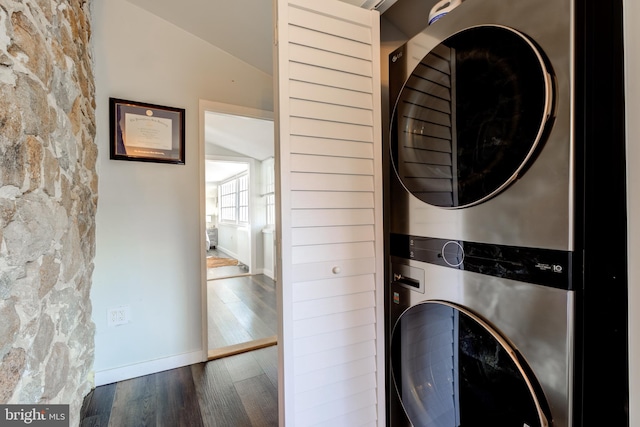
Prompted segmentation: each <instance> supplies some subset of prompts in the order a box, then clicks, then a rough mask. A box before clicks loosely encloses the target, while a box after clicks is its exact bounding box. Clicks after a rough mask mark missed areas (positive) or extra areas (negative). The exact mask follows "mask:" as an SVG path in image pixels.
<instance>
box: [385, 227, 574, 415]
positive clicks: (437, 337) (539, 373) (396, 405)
mask: <svg viewBox="0 0 640 427" xmlns="http://www.w3.org/2000/svg"><path fill="white" fill-rule="evenodd" d="M463 245H464V246H465V247H466V250H468V252H466V250H465V249H463ZM413 246H414V247H419V248H420V249H419V250H418V251H417V252H416V256H415V257H414V258H413V259H406V258H401V257H392V263H391V274H392V278H393V279H392V280H393V281H392V283H391V284H390V287H389V299H390V301H388V306H389V307H390V310H389V320H390V326H391V330H390V339H389V356H390V361H389V370H390V383H391V384H390V395H389V400H388V403H389V406H388V408H389V411H390V417H389V425H390V426H392V427H397V426H403V427H404V426H421V427H458V426H465V425H476V426H488V425H491V426H518V427H520V426H529V427H534V426H538V427H541V426H551V425H553V426H555V427H568V426H572V425H574V424H573V423H572V407H573V403H572V392H571V390H572V386H573V384H572V381H573V376H572V374H573V371H572V370H573V364H572V360H571V357H570V356H571V355H572V351H573V339H574V335H573V330H574V320H573V310H574V304H575V301H574V293H573V292H571V291H567V290H565V289H561V288H554V287H549V286H539V285H533V284H531V283H529V282H524V281H521V280H517V278H521V279H523V280H529V277H528V276H529V275H528V274H527V270H528V269H527V265H524V264H523V263H522V262H521V261H520V260H522V256H523V255H524V254H522V253H517V252H512V253H503V254H496V253H495V252H493V250H495V249H496V247H495V246H493V245H486V244H483V245H468V244H461V243H460V242H452V241H445V240H440V239H425V238H416V240H415V241H414V242H413ZM492 253H493V256H494V258H491V256H492V255H491V254H492ZM496 255H497V256H496ZM416 258H417V259H416ZM456 265H457V266H458V268H460V267H462V266H464V268H470V266H472V265H475V266H476V267H480V266H483V265H484V266H490V269H491V270H492V272H493V273H495V272H497V271H501V272H503V273H504V274H501V275H500V276H502V277H500V276H498V275H493V273H490V274H484V273H476V272H473V271H464V270H459V269H457V268H452V266H456ZM555 266H556V267H558V266H559V264H556V265H555ZM550 267H551V269H550V270H547V272H546V274H548V275H550V276H552V277H550V280H552V281H553V282H554V283H556V284H558V283H559V280H558V277H559V276H557V273H553V272H552V270H553V267H554V266H553V265H552V266H550ZM536 275H537V276H538V279H539V280H544V277H541V276H544V274H542V275H540V274H538V273H536ZM504 276H510V277H512V278H506V277H504ZM561 276H562V277H563V279H564V280H565V281H568V280H569V278H568V275H566V274H565V275H561Z"/></svg>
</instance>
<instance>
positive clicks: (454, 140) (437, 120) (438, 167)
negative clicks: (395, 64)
mask: <svg viewBox="0 0 640 427" xmlns="http://www.w3.org/2000/svg"><path fill="white" fill-rule="evenodd" d="M552 109H553V84H552V78H551V73H550V70H549V67H548V66H547V64H546V62H545V59H544V57H543V56H542V54H541V53H540V51H539V50H538V49H537V47H536V45H535V44H534V43H533V42H532V41H531V40H529V39H528V38H527V37H526V36H525V35H523V34H522V33H520V32H518V31H516V30H513V29H511V28H508V27H502V26H495V25H483V26H478V27H472V28H468V29H466V30H463V31H461V32H459V33H456V34H454V35H452V36H451V37H448V38H447V39H446V40H444V41H443V42H441V43H440V44H439V45H437V46H436V47H435V48H434V49H433V50H431V52H429V53H428V54H427V55H426V56H425V57H424V58H423V59H422V61H421V62H420V63H419V64H418V65H417V66H416V68H415V69H414V70H413V72H412V73H411V75H410V76H409V77H408V78H407V80H406V82H405V83H404V87H403V88H402V91H401V92H400V94H399V96H398V99H397V102H396V106H395V108H394V112H393V116H392V120H391V126H392V128H391V135H390V137H391V138H390V140H391V158H392V162H393V165H394V168H395V171H396V174H397V176H398V178H399V179H400V181H401V182H402V184H403V185H404V186H405V188H406V189H407V190H408V191H409V192H411V193H412V194H413V195H415V196H416V197H417V198H418V199H420V200H422V201H423V202H426V203H428V204H431V205H435V206H440V207H443V208H464V207H469V206H473V205H476V204H478V203H482V202H483V201H485V200H487V199H489V198H491V197H493V196H495V195H497V194H498V193H499V192H500V191H502V190H503V189H505V188H506V187H507V186H508V185H509V184H510V183H511V182H513V181H514V180H515V179H516V178H517V177H518V175H519V174H521V173H522V172H524V170H525V169H526V166H527V164H528V162H529V160H530V159H531V158H532V157H533V156H534V154H535V153H536V150H537V148H538V146H539V145H540V143H541V141H542V140H543V139H544V137H545V135H546V132H547V129H548V124H549V123H550V119H551V116H552V113H551V112H552Z"/></svg>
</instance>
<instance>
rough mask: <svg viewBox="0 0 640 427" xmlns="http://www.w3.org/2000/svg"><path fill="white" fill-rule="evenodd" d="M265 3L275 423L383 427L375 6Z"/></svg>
mask: <svg viewBox="0 0 640 427" xmlns="http://www.w3.org/2000/svg"><path fill="white" fill-rule="evenodd" d="M274 10H275V15H276V16H275V19H276V26H275V27H276V35H275V40H276V49H275V54H276V58H275V61H274V63H275V72H274V76H275V82H274V85H275V94H276V99H275V104H276V124H275V128H276V168H275V169H276V188H277V190H276V194H277V195H278V199H277V202H276V209H277V215H276V216H277V218H278V220H279V224H278V226H277V227H276V229H277V230H278V234H279V236H278V238H277V253H278V262H279V268H278V284H279V288H280V298H279V304H280V310H279V311H280V313H281V319H280V331H279V333H280V339H279V354H280V360H279V390H280V395H279V400H280V418H279V419H280V425H292V426H293V425H295V426H297V427H300V426H310V425H331V426H349V427H352V426H358V425H371V426H374V425H384V424H385V415H384V406H385V402H384V388H385V385H384V321H383V316H384V295H383V288H384V281H383V231H382V151H381V145H382V142H381V138H382V134H381V105H380V102H381V101H380V97H381V94H380V92H381V88H380V47H379V41H380V34H379V31H380V30H379V19H380V17H379V13H378V12H377V11H369V10H365V9H361V8H358V7H355V6H352V5H349V4H346V3H343V2H339V1H337V0H327V1H323V2H312V1H309V0H275V7H274Z"/></svg>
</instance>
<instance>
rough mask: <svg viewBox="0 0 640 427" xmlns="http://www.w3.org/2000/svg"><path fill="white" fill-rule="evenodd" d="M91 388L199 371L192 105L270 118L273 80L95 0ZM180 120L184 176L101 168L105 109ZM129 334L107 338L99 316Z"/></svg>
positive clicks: (105, 164) (111, 164) (160, 169)
mask: <svg viewBox="0 0 640 427" xmlns="http://www.w3.org/2000/svg"><path fill="white" fill-rule="evenodd" d="M92 8H93V11H92V17H93V51H94V58H95V82H96V86H95V87H96V102H97V106H96V115H97V118H96V126H97V144H98V147H99V149H100V152H99V156H98V173H99V202H98V213H97V217H96V247H97V249H96V259H95V271H94V277H93V289H92V293H91V299H92V303H93V317H94V319H93V320H94V322H95V323H96V357H95V371H96V384H97V385H100V384H103V383H107V382H112V381H115V380H120V379H123V378H125V377H132V376H136V375H142V374H146V373H149V372H153V371H159V370H162V369H170V368H173V367H176V366H180V365H185V364H189V363H194V362H197V361H200V360H202V356H203V354H204V353H202V341H201V340H202V338H201V337H202V327H201V259H202V250H203V246H204V236H201V235H200V234H201V233H200V230H201V224H200V220H201V219H200V200H199V198H200V185H201V180H202V176H203V174H201V171H200V167H201V159H200V154H199V140H198V138H199V119H198V116H199V113H198V111H199V100H200V99H207V100H214V101H219V102H225V103H230V104H236V105H242V106H246V107H251V108H257V109H263V110H273V93H272V91H273V89H272V79H271V76H269V75H267V74H264V73H262V72H260V71H258V70H257V69H255V68H253V67H251V66H249V65H247V64H245V63H243V62H241V61H239V60H237V59H236V58H234V57H232V56H230V55H228V54H226V53H225V52H222V51H221V50H219V49H217V48H215V47H213V46H212V45H209V44H207V43H205V42H204V41H202V40H201V39H199V38H196V37H194V36H191V35H189V34H188V33H186V32H184V31H182V30H180V29H178V28H177V27H175V26H173V25H171V24H169V23H167V22H166V21H163V20H161V19H159V18H157V17H156V16H154V15H152V14H149V13H147V12H146V11H144V10H142V9H140V8H138V7H136V6H134V5H132V4H130V3H128V2H126V1H124V0H94V1H93V2H92ZM109 97H116V98H124V99H129V100H135V101H142V102H149V103H153V104H160V105H168V106H172V107H181V108H185V109H186V165H184V166H178V165H168V164H157V163H142V162H126V161H115V160H109V149H108V147H109V124H108V98H109ZM121 305H125V306H130V309H131V323H129V324H126V325H122V326H118V327H108V326H107V324H106V314H107V309H108V308H110V307H117V306H121Z"/></svg>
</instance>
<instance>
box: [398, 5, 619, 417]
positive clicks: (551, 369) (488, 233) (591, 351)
mask: <svg viewBox="0 0 640 427" xmlns="http://www.w3.org/2000/svg"><path fill="white" fill-rule="evenodd" d="M587 3H588V5H586V4H587ZM592 3H593V4H592ZM596 10H597V7H596V6H595V3H594V2H590V1H588V2H584V3H574V2H573V1H571V0H518V1H510V2H504V1H502V0H467V1H464V2H463V3H462V4H461V5H460V6H458V7H457V8H455V9H454V10H452V11H451V12H449V13H448V14H447V15H446V16H445V17H444V18H442V19H440V20H438V21H436V22H435V23H433V25H431V26H429V27H427V28H425V29H424V30H423V31H422V32H420V33H419V34H417V35H416V36H415V37H413V38H411V39H410V40H409V41H408V42H407V43H406V44H404V45H403V46H401V47H400V48H398V49H397V50H395V51H394V52H392V53H391V55H390V56H389V98H390V103H391V105H390V107H391V111H392V114H391V118H390V133H389V135H388V140H387V142H386V143H387V144H388V148H389V153H390V155H389V158H390V168H391V171H390V173H389V179H388V189H389V191H388V196H387V199H386V202H387V204H386V212H387V213H388V219H389V222H388V227H387V230H388V250H389V262H388V266H387V268H388V284H387V285H388V286H387V306H386V307H387V321H388V325H387V351H388V373H389V375H388V380H389V381H388V385H387V388H388V424H389V425H390V426H392V427H397V426H402V427H404V426H410V425H414V426H429V427H449V426H451V427H454V426H456V427H457V426H466V425H478V426H484V425H493V426H502V425H504V426H517V427H521V426H522V427H524V426H530V427H532V426H547V425H553V426H554V427H572V426H574V425H576V426H577V425H582V424H583V422H584V423H587V424H588V421H589V417H591V416H592V415H593V416H594V417H596V416H603V417H604V413H605V411H602V410H600V411H598V410H597V409H595V407H596V405H595V403H596V400H597V399H598V394H599V393H600V391H601V390H602V388H609V389H612V388H613V387H616V388H617V387H618V385H620V389H621V390H623V389H624V381H623V379H620V380H615V379H601V378H597V379H596V377H597V376H598V372H599V368H600V367H599V366H597V365H598V363H597V361H596V357H595V355H596V354H597V355H598V356H597V357H598V358H601V360H603V361H604V360H606V361H614V363H617V362H620V363H619V364H616V366H615V368H614V369H615V371H616V376H619V375H620V376H623V375H625V373H626V359H625V357H624V356H623V355H620V356H612V355H611V350H609V351H608V350H607V349H602V348H599V347H598V345H597V342H598V340H599V338H598V337H597V335H598V334H599V333H602V332H607V333H610V334H611V336H612V337H613V336H615V338H614V340H613V342H614V343H615V344H614V346H615V347H616V351H619V350H621V349H623V348H624V343H625V342H626V341H624V339H625V338H624V337H623V333H620V332H619V331H624V330H626V329H625V328H626V324H624V325H623V324H622V320H623V316H621V315H619V313H620V312H621V311H620V310H623V311H624V307H626V303H625V301H626V299H625V300H623V299H622V298H623V296H624V295H626V262H625V261H623V259H624V249H623V248H620V250H621V251H622V252H621V253H622V256H621V257H620V260H621V261H620V262H618V263H616V264H615V265H612V266H611V270H606V269H603V268H601V269H598V268H597V267H595V266H596V263H597V262H598V251H599V250H602V248H604V247H610V246H609V245H614V246H617V245H621V244H622V245H623V244H624V242H625V239H626V231H625V230H626V229H625V227H624V225H623V223H624V218H625V215H624V191H621V192H616V193H615V194H613V193H612V197H611V199H610V200H609V201H611V202H613V203H612V204H611V206H612V207H611V211H610V212H609V216H608V217H607V216H606V215H602V216H601V215H600V214H594V213H593V212H595V211H596V210H597V203H596V202H594V201H593V200H594V199H595V198H596V193H601V192H602V191H603V189H605V188H607V186H606V185H605V184H604V183H603V182H602V180H599V179H598V178H597V177H598V175H599V173H600V170H599V167H598V149H597V148H596V147H597V146H598V143H599V141H598V138H602V137H603V136H606V135H607V134H606V130H603V129H602V127H605V126H606V127H609V129H611V134H612V137H611V138H610V139H607V141H608V143H609V144H610V147H611V151H610V152H607V153H602V159H603V161H604V159H605V158H606V159H607V160H606V161H609V162H612V164H615V166H614V167H608V166H607V167H605V168H603V169H607V171H608V178H611V179H612V180H613V181H615V182H617V183H618V184H620V183H623V182H624V155H623V153H622V152H623V151H624V148H623V147H624V140H623V138H622V137H621V134H620V133H619V132H617V130H616V129H612V125H615V124H619V122H618V121H617V119H615V118H612V116H607V117H604V116H603V118H602V121H601V122H599V123H598V124H597V125H593V123H587V122H588V121H589V120H590V119H598V120H600V118H599V117H597V114H598V113H600V114H601V113H603V112H605V113H606V112H607V110H608V109H610V110H611V111H612V112H614V113H620V112H621V111H622V109H621V107H620V105H621V95H620V93H621V92H620V90H619V88H615V89H616V90H615V91H613V92H611V93H610V94H605V93H600V94H599V96H600V98H598V97H596V96H595V95H594V93H595V92H598V91H599V89H598V88H597V86H598V83H597V82H596V80H591V78H593V77H596V76H598V77H606V78H616V77H620V75H619V72H618V71H616V69H612V70H609V71H606V72H605V71H602V67H598V66H595V65H594V63H595V62H594V61H595V60H594V56H595V53H594V52H598V54H599V55H603V56H606V57H607V58H609V59H610V60H611V61H612V63H613V64H615V65H616V67H618V66H619V65H617V64H618V61H621V59H620V58H618V57H616V56H615V55H614V54H609V53H608V52H609V51H607V47H608V48H609V49H611V47H615V46H619V44H620V43H621V41H620V40H621V38H620V39H617V38H616V37H618V36H617V33H616V32H615V31H613V32H612V33H611V34H613V36H611V37H610V38H607V37H605V39H606V40H607V41H608V42H609V43H610V45H609V46H605V44H603V45H602V46H599V45H598V46H596V43H595V42H594V41H593V40H590V41H589V40H587V38H589V37H590V36H587V35H585V34H590V32H595V29H594V27H592V25H593V22H595V21H597V19H596ZM618 10H620V8H619V5H618V6H616V7H612V8H611V10H610V11H609V12H611V14H610V15H609V14H607V16H606V19H607V20H608V19H611V20H614V19H616V16H614V15H615V14H616V13H617V12H612V11H618ZM607 20H605V24H606V25H609V26H608V27H607V26H605V27H603V29H604V28H608V29H609V30H619V28H618V27H617V25H618V24H617V23H613V24H611V23H610V22H609V21H607ZM425 22H426V20H425ZM586 29H589V30H590V31H586ZM605 31H606V30H605ZM578 32H580V34H582V36H581V37H583V38H578V37H577V36H576V34H578ZM607 34H608V33H607ZM592 51H593V52H592ZM595 69H598V70H599V71H597V72H596V71H591V70H595ZM578 89H579V90H578ZM590 127H591V129H588V128H590ZM576 141H579V143H576ZM621 147H622V148H621ZM598 195H600V194H598ZM603 218H612V219H613V218H615V220H614V221H615V224H611V225H612V232H611V233H610V234H609V235H605V233H602V232H600V231H599V230H598V224H597V222H598V221H602V219H603ZM586 236H588V238H587V237H586ZM592 266H593V267H592ZM585 289H588V290H589V292H585ZM607 290H609V291H611V294H610V295H614V294H615V295H616V300H615V303H614V304H612V305H610V306H608V307H602V306H598V301H597V299H598V298H600V297H602V296H603V295H604V294H605V292H607ZM602 316H606V319H602V318H601V317H602ZM624 319H626V317H624ZM599 321H601V322H604V323H602V324H601V325H596V323H598V322H599ZM601 326H602V327H601ZM609 368H611V367H608V368H607V369H609ZM608 378H611V377H608ZM587 384H590V385H587ZM624 396H625V394H624V391H622V392H620V394H617V395H616V396H615V397H611V398H609V396H603V397H602V399H603V400H604V401H607V402H609V403H611V404H612V405H614V406H615V410H614V413H615V417H616V419H618V420H623V419H624V418H625V414H624V411H625V409H624V404H625V401H624ZM499 405H503V406H499ZM589 411H591V413H590V414H587V413H588V412H589ZM474 415H475V417H476V418H474ZM594 419H595V418H591V420H594ZM603 419H606V417H605V418H603ZM585 420H587V421H585Z"/></svg>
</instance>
